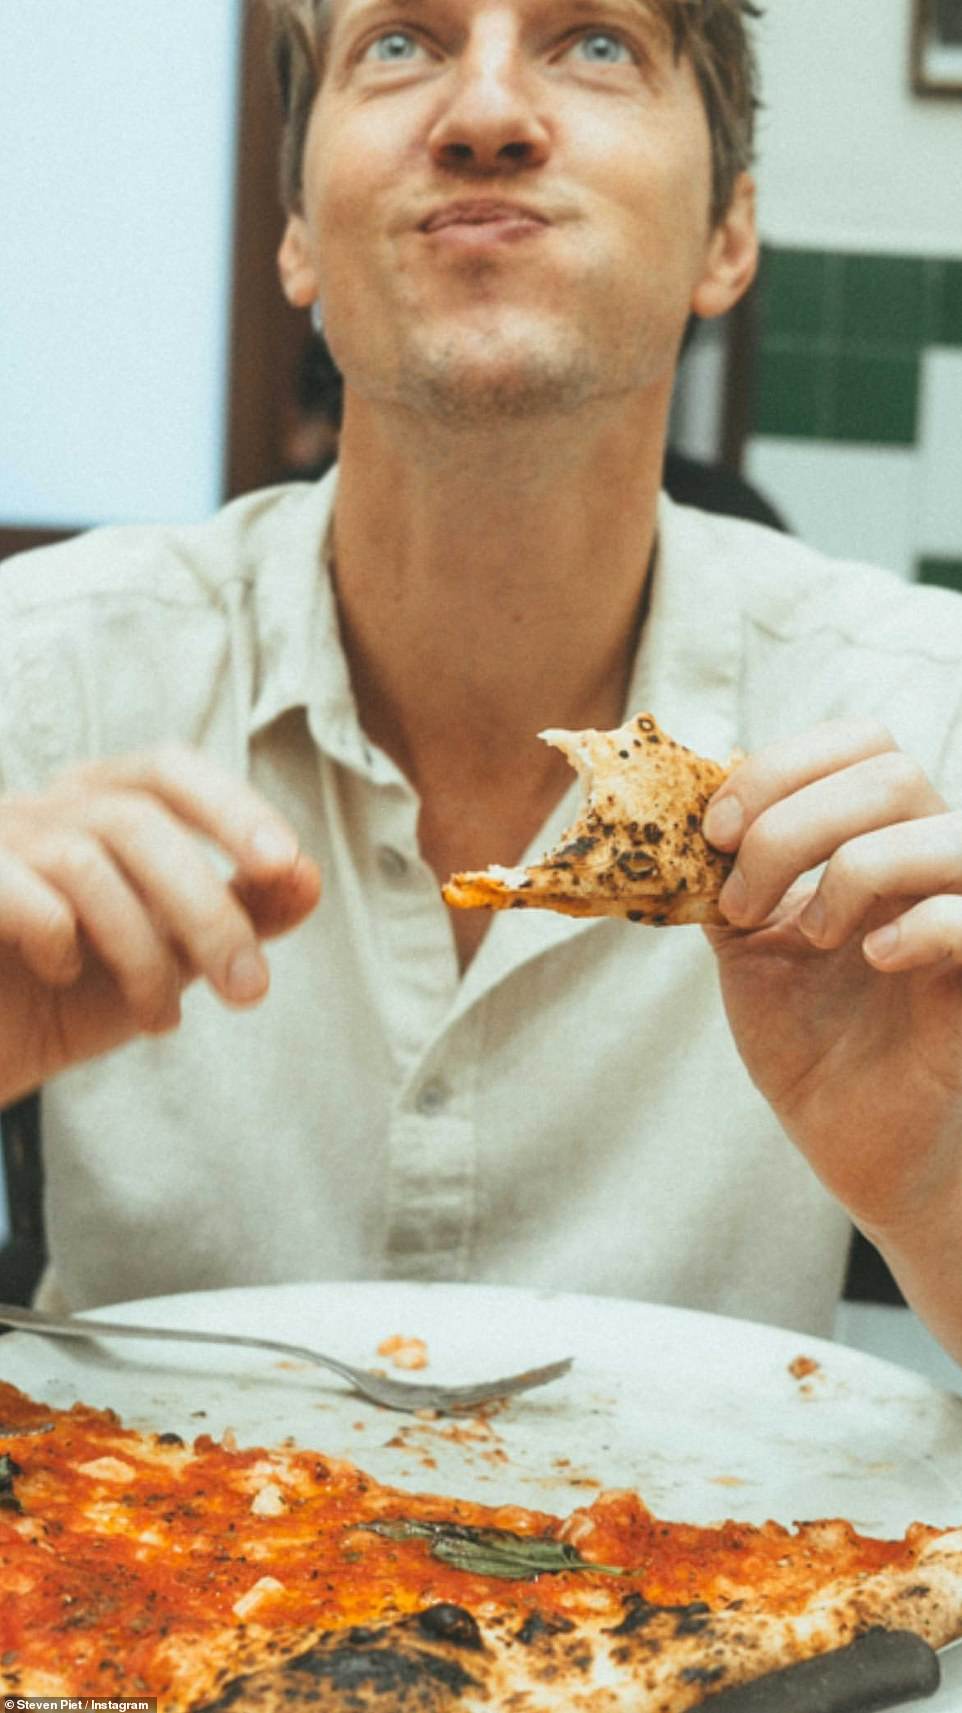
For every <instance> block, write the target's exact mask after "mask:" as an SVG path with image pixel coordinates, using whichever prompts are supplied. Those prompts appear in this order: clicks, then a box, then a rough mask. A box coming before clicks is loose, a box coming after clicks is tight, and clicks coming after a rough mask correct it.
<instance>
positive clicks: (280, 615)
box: [249, 466, 393, 773]
mask: <svg viewBox="0 0 962 1713" xmlns="http://www.w3.org/2000/svg"><path fill="white" fill-rule="evenodd" d="M336 492H337V469H336V466H335V467H334V468H333V469H331V470H329V471H328V473H327V475H325V476H323V477H322V478H321V480H320V481H319V482H316V483H303V484H293V485H291V486H290V487H289V488H287V489H285V490H282V494H281V497H280V500H279V504H280V507H281V510H280V512H279V514H278V513H275V515H274V517H273V518H272V520H271V526H270V534H269V536H267V538H266V541H265V543H264V545H263V547H262V548H261V550H260V551H259V553H258V566H257V576H256V580H255V584H254V589H255V594H254V602H255V625H256V634H257V643H258V663H259V670H258V683H257V689H256V693H255V696H254V703H253V707H252V710H251V715H250V722H249V731H250V735H251V736H252V737H253V736H255V735H256V734H257V733H259V732H262V731H263V730H264V729H265V728H266V727H267V726H269V725H270V724H271V723H272V722H273V721H274V720H276V719H279V718H280V716H281V715H282V714H285V713H288V712H289V711H290V710H291V709H294V708H303V709H304V710H305V712H306V714H307V720H308V725H309V727H310V730H311V734H312V736H313V738H314V741H315V743H316V744H317V746H318V748H319V749H322V750H324V751H325V752H326V753H327V754H329V755H330V756H332V757H333V759H334V760H336V761H340V762H342V763H343V764H344V765H345V766H348V767H353V768H357V769H359V770H360V771H362V772H365V773H370V772H371V771H372V767H373V768H374V771H375V772H376V771H377V765H376V752H375V751H374V750H373V749H372V747H371V746H370V745H369V744H368V743H367V740H366V739H365V736H364V733H363V731H362V730H361V726H360V722H359V720H358V714H357V705H356V703H355V700H354V692H353V689H352V687H351V678H350V672H349V670H348V665H347V660H346V658H345V654H344V649H343V647H342V645H341V636H340V626H339V623H338V616H337V602H336V599H335V595H334V586H333V583H332V579H331V569H330V537H331V528H332V524H333V518H334V498H335V494H336ZM257 551H258V546H257V543H256V541H255V552H257ZM392 771H393V770H392Z"/></svg>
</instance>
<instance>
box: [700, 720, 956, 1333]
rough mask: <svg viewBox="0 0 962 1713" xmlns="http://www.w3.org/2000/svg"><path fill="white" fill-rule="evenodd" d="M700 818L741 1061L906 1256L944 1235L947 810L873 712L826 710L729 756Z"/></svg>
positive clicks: (952, 1130) (832, 1179)
mask: <svg viewBox="0 0 962 1713" xmlns="http://www.w3.org/2000/svg"><path fill="white" fill-rule="evenodd" d="M705 834H706V837H708V838H709V839H710V840H711V841H712V843H713V844H715V845H717V846H718V847H719V848H721V849H723V850H727V851H732V852H735V853H737V855H736V862H735V866H734V869H733V871H732V873H731V875H730V876H729V879H728V881H727V883H726V886H725V888H724V891H723V892H722V896H721V907H722V910H723V912H724V914H725V915H726V916H727V918H728V920H729V922H730V923H731V924H732V926H731V927H730V928H716V929H709V930H708V933H709V937H710V939H711V941H712V944H713V947H714V949H715V952H716V955H717V957H718V963H719V970H720V976H721V984H722V993H723V997H724V1002H725V1006H726V1010H727V1013H728V1018H729V1021H730V1023H731V1027H732V1031H733V1034H734V1036H735V1040H736V1042H737V1045H738V1048H739V1051H740V1052H741V1054H742V1057H743V1059H744V1061H745V1064H746V1066H747V1068H748V1070H749V1073H750V1074H751V1076H752V1078H753V1080H754V1081H755V1083H756V1084H757V1086H758V1088H759V1089H760V1090H761V1092H762V1093H763V1094H764V1096H765V1097H766V1099H767V1100H768V1101H769V1102H770V1104H771V1106H772V1107H773V1109H774V1111H775V1112H776V1114H777V1116H778V1118H779V1120H780V1121H781V1123H782V1125H783V1126H784V1128H785V1130H786V1131H787V1132H788V1134H789V1135H790V1136H791V1137H792V1139H793V1140H794V1141H795V1143H796V1144H797V1145H798V1147H799V1148H800V1149H801V1150H802V1151H803V1153H804V1154H805V1155H806V1156H807V1157H808V1159H809V1161H810V1163H811V1165H812V1166H813V1168H814V1170H815V1171H816V1172H817V1173H818V1175H819V1176H820V1178H821V1179H822V1180H823V1182H824V1183H825V1184H826V1185H827V1187H828V1188H829V1189H830V1190H831V1191H832V1193H833V1194H834V1195H836V1196H837V1197H838V1199H839V1200H840V1201H841V1202H842V1203H843V1204H844V1205H845V1206H846V1207H847V1208H848V1210H849V1212H850V1214H851V1216H852V1218H853V1219H854V1220H855V1222H856V1224H857V1225H859V1226H860V1227H861V1228H862V1230H863V1231H865V1232H866V1233H867V1235H868V1236H869V1237H871V1238H872V1240H873V1241H874V1242H876V1243H878V1245H879V1247H880V1248H882V1249H883V1250H884V1251H885V1252H886V1253H887V1254H888V1255H889V1258H890V1260H892V1261H893V1264H895V1265H896V1270H898V1267H897V1264H898V1261H899V1260H900V1259H901V1257H902V1255H903V1253H904V1255H905V1256H906V1257H908V1260H907V1263H906V1270H907V1271H908V1272H909V1273H910V1274H914V1272H915V1257H916V1256H917V1255H918V1254H919V1253H920V1251H921V1249H922V1248H923V1247H924V1246H925V1244H926V1243H928V1244H929V1245H934V1246H935V1247H936V1248H938V1246H939V1235H940V1233H945V1234H948V1233H949V1232H951V1233H952V1235H953V1237H954V1240H955V1242H956V1243H960V1244H962V814H960V813H958V812H953V811H950V810H949V809H948V808H947V806H946V804H945V802H944V801H943V799H942V798H941V797H940V796H939V794H938V792H937V791H936V790H935V788H934V787H933V785H932V784H931V783H930V781H929V780H928V779H927V778H926V776H925V773H924V772H923V770H922V769H921V768H920V767H919V766H918V764H917V763H915V762H913V761H912V760H910V759H909V758H908V757H907V756H905V755H904V754H903V753H902V752H901V751H900V750H899V749H898V747H897V745H896V744H895V742H894V740H893V739H892V737H891V736H890V734H889V733H888V732H887V731H885V730H884V728H883V727H881V726H878V725H876V724H874V723H868V722H865V721H841V722H837V723H831V724H827V725H823V726H819V727H816V728H815V729H814V730H812V731H810V732H807V733H806V734H804V735H803V736H801V737H797V738H789V739H785V740H782V741H780V742H777V743H774V744H771V745H769V746H767V747H766V748H764V749H762V750H759V751H758V752H756V753H755V754H754V755H753V756H751V758H750V759H749V760H747V761H745V762H743V763H742V764H741V765H740V766H738V767H737V768H736V769H735V770H734V771H733V772H732V774H731V775H730V776H729V778H728V779H727V780H726V781H725V784H724V785H723V786H722V787H721V789H720V790H719V791H718V792H717V793H716V795H715V797H714V798H713V799H712V803H711V805H710V807H709V810H708V812H707V814H706V817H705ZM822 863H824V864H825V867H824V870H823V872H822V874H821V876H820V878H819V879H818V880H817V883H816V882H815V881H813V880H811V879H809V880H808V881H805V880H803V878H802V877H803V876H805V875H806V874H807V873H808V871H809V870H811V869H813V868H816V867H817V866H818V865H819V864H822ZM932 1264H933V1265H934V1264H935V1256H934V1254H933V1257H932ZM922 1294H923V1295H927V1294H928V1293H927V1292H926V1291H923V1293H922ZM960 1299H962V1291H960ZM959 1310H960V1311H962V1300H960V1303H959ZM930 1318H931V1317H930ZM950 1318H951V1319H952V1320H953V1322H954V1320H955V1318H956V1314H955V1311H954V1310H953V1312H952V1315H951V1317H950ZM943 1336H944V1329H943ZM960 1340H962V1314H960V1325H959V1329H958V1335H957V1336H953V1337H952V1340H951V1342H952V1343H953V1345H955V1347H956V1349H958V1348H959V1347H960V1346H959V1341H960Z"/></svg>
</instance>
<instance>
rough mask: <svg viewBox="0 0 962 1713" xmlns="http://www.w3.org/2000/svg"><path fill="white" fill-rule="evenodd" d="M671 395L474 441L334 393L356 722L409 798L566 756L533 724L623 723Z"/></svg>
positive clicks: (341, 581)
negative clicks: (340, 402) (405, 780)
mask: <svg viewBox="0 0 962 1713" xmlns="http://www.w3.org/2000/svg"><path fill="white" fill-rule="evenodd" d="M668 402H669V399H668V392H667V390H664V389H663V390H662V391H661V392H660V394H659V397H658V399H657V400H656V401H655V408H652V399H651V397H650V396H649V397H647V398H646V400H645V407H644V410H643V411H641V410H640V409H638V410H636V411H635V412H634V413H629V412H626V409H625V404H624V400H623V399H622V400H619V401H618V406H619V408H618V411H617V412H615V411H614V410H613V409H612V408H611V407H610V406H607V407H605V408H598V409H597V410H596V411H595V413H594V414H593V416H590V417H586V414H585V413H581V414H580V415H579V417H578V419H577V421H571V420H568V421H560V422H558V421H555V422H552V423H550V424H544V423H537V424H535V425H534V426H532V425H531V424H528V423H525V424H523V425H520V426H519V425H516V424H510V423H508V424H505V423H501V424H499V426H498V428H497V430H492V431H486V432H484V433H477V432H474V433H471V434H467V433H463V432H461V433H459V432H458V431H452V430H451V429H450V428H446V427H444V426H443V425H442V427H441V428H439V429H438V430H437V431H436V432H435V431H432V430H431V429H429V430H428V431H425V429H424V424H423V420H418V421H415V420H413V419H412V418H411V417H410V416H409V415H407V414H406V413H402V412H393V413H385V412H383V411H378V410H375V409H373V408H372V407H371V406H370V405H368V404H367V403H365V402H364V401H360V400H358V399H356V398H355V397H353V396H351V395H350V394H349V396H348V404H347V409H346V412H345V421H344V429H343V433H342V440H341V457H340V485H339V490H338V500H337V515H336V521H335V556H336V562H337V585H338V598H339V603H340V612H341V623H342V630H343V636H344V644H345V648H346V651H347V654H348V659H349V663H350V667H351V672H352V678H353V682H354V687H355V693H356V695H357V699H358V703H359V708H360V713H361V718H362V722H363V724H364V726H365V729H366V730H367V732H368V734H369V736H370V737H372V738H373V739H374V740H375V741H376V742H379V743H381V744H382V746H383V747H385V748H386V749H387V750H388V752H389V753H391V754H392V755H393V756H394V759H395V760H396V761H398V763H399V764H400V765H401V767H402V768H403V769H404V771H405V772H406V773H407V775H408V776H409V777H410V778H411V779H412V781H413V782H414V783H415V785H417V786H418V787H419V789H421V790H422V792H424V791H425V790H429V789H430V788H431V786H432V783H433V781H434V779H435V777H437V776H444V775H450V774H451V773H452V772H457V770H459V769H460V770H462V771H469V772H470V775H471V777H472V779H473V781H474V782H475V783H476V784H482V783H483V780H484V777H485V776H488V777H490V778H491V779H492V780H494V779H495V778H499V779H502V780H503V778H504V774H505V769H506V768H507V767H516V766H517V761H518V757H519V756H524V757H525V758H530V759H531V765H532V768H533V769H535V770H536V769H537V768H538V766H539V765H540V766H541V768H542V778H543V779H544V780H553V781H556V782H557V784H558V785H559V786H560V785H561V784H562V783H564V782H565V781H566V777H567V770H566V768H565V764H564V763H563V762H561V763H560V768H559V765H558V763H559V759H560V758H557V757H552V754H551V752H548V751H547V750H546V751H544V752H543V756H541V757H539V754H538V748H539V746H536V745H533V743H532V739H533V737H534V734H535V733H536V732H537V731H538V730H539V729H541V727H543V726H545V725H556V726H557V725H562V726H564V725H569V726H576V727H580V726H587V725H612V724H616V723H618V721H619V720H620V719H621V716H622V711H623V706H624V698H625V695H626V691H627V683H628V676H629V673H630V670H631V663H632V659H633V656H634V651H635V646H636V643H637V635H638V626H639V620H640V614H641V612H642V610H643V601H644V596H645V586H646V575H647V567H648V564H649V560H650V557H651V552H652V547H653V543H654V534H655V520H656V506H657V496H658V490H659V486H660V481H661V467H662V458H663V447H664V432H665V422H666V418H667V411H668Z"/></svg>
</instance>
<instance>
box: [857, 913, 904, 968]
mask: <svg viewBox="0 0 962 1713" xmlns="http://www.w3.org/2000/svg"><path fill="white" fill-rule="evenodd" d="M901 937H902V936H901V933H900V930H899V925H898V923H897V922H889V923H887V924H886V926H885V927H884V928H876V929H875V930H874V932H873V933H871V934H866V936H865V938H864V940H863V941H862V950H863V951H864V952H867V953H868V956H869V957H870V958H871V959H872V960H873V962H874V963H879V964H884V963H887V962H888V960H889V959H890V958H892V957H894V955H895V953H896V952H897V950H898V944H899V940H900V939H901Z"/></svg>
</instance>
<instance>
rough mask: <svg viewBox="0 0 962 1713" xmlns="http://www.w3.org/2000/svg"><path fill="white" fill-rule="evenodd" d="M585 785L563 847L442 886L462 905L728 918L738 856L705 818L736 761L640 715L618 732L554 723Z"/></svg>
mask: <svg viewBox="0 0 962 1713" xmlns="http://www.w3.org/2000/svg"><path fill="white" fill-rule="evenodd" d="M540 736H541V737H542V739H543V740H544V742H545V743H549V744H552V745H553V746H554V748H555V749H559V750H561V752H562V754H564V755H565V756H567V758H568V760H569V761H570V762H571V764H572V766H573V767H575V768H576V769H577V772H578V775H579V778H580V780H581V785H582V789H583V792H584V804H583V806H582V809H581V813H580V815H579V816H578V819H577V820H576V821H575V822H574V823H573V824H572V826H570V827H568V829H567V830H566V832H564V833H563V834H562V836H561V841H560V843H559V844H558V846H557V848H556V849H555V850H552V851H548V852H547V853H546V854H545V855H544V856H543V857H542V859H541V861H540V862H538V863H534V864H532V865H531V866H530V867H528V868H501V867H499V866H497V865H493V866H492V867H490V868H487V869H482V870H480V871H478V872H476V873H470V874H454V875H452V876H451V878H450V880H449V881H448V882H447V883H446V885H445V886H444V888H443V893H444V898H445V900H446V902H447V903H448V904H451V905H454V906H455V908H457V909H461V910H471V909H476V908H482V909H487V910H523V909H537V910H559V911H561V912H562V913H563V914H564V915H567V916H620V917H623V918H625V919H627V920H628V921H629V922H646V923H648V924H649V925H650V926H654V927H664V926H667V925H669V924H674V923H679V922H714V923H721V922H723V921H724V917H723V916H722V914H721V911H720V910H719V908H718V895H719V893H720V892H721V889H722V887H723V885H724V884H725V880H726V879H727V877H728V874H729V872H730V870H731V866H732V858H731V857H730V856H727V855H725V854H723V853H722V852H721V851H717V850H715V849H714V847H713V846H712V845H710V844H709V843H708V841H707V839H706V838H705V836H704V834H703V832H702V830H701V824H702V817H703V815H704V813H705V809H706V808H707V806H708V801H709V798H710V797H712V796H713V795H714V793H715V792H716V791H717V789H718V787H719V785H721V783H722V781H723V779H725V778H726V777H727V774H728V772H729V768H727V767H723V766H722V765H721V763H720V762H717V761H709V760H706V759H705V757H703V756H699V755H695V753H694V752H693V751H692V750H690V749H686V748H685V746H684V745H683V744H680V743H676V742H675V741H674V739H673V738H670V737H668V735H667V733H665V732H663V731H662V729H661V727H660V726H659V725H658V723H657V721H656V720H655V719H654V718H653V716H652V715H651V714H636V715H635V716H634V718H633V719H630V720H628V721H627V722H626V724H625V725H623V726H619V727H618V729H617V730H616V731H612V732H597V731H584V732H567V731H547V732H541V733H540Z"/></svg>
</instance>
